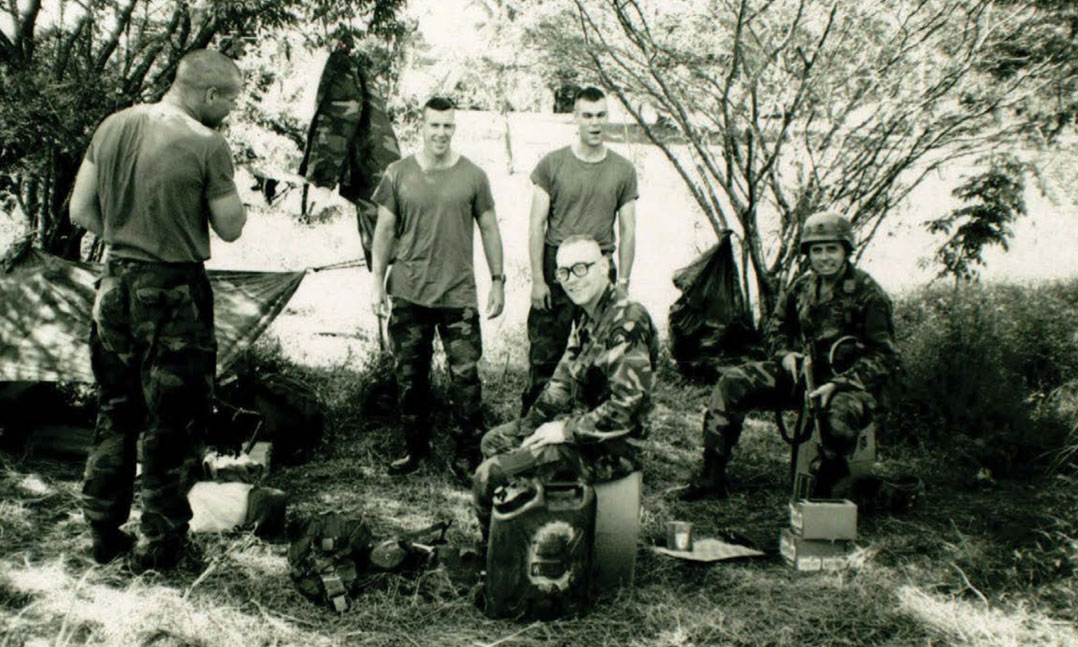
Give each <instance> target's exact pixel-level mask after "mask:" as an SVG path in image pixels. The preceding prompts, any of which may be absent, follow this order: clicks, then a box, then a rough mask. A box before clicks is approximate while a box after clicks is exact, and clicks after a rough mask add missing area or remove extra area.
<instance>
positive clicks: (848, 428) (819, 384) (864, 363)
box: [679, 213, 897, 501]
mask: <svg viewBox="0 0 1078 647" xmlns="http://www.w3.org/2000/svg"><path fill="white" fill-rule="evenodd" d="M852 251H853V230H852V227H851V226H850V221H849V220H847V219H846V218H845V217H844V216H842V215H839V214H836V213H822V214H816V215H813V216H810V217H809V218H808V219H807V220H806V221H805V224H804V227H803V229H802V231H801V253H802V254H805V255H807V256H808V263H809V267H810V269H811V271H810V272H808V273H806V274H805V275H804V276H802V277H800V278H799V279H798V280H796V281H795V282H794V283H793V285H791V286H790V287H789V289H788V290H787V291H786V292H785V293H784V294H782V295H781V296H780V297H779V301H778V304H777V305H776V307H775V311H774V313H772V315H771V317H770V320H769V321H768V323H767V329H766V334H767V340H768V343H769V346H770V349H771V359H769V360H767V361H763V362H749V363H746V364H742V365H740V366H729V367H723V368H721V369H720V371H719V381H718V383H717V384H716V385H715V387H714V389H713V390H712V393H711V399H710V401H709V403H708V408H707V412H706V413H705V414H704V425H703V433H704V461H703V465H702V467H701V469H700V471H699V472H698V473H697V474H695V475H694V477H693V478H692V480H691V481H690V483H689V484H688V486H687V487H686V488H685V489H683V490H682V491H681V493H680V495H679V498H681V499H682V500H685V501H692V500H697V499H703V498H722V497H725V496H726V495H727V488H726V464H727V462H728V461H729V460H730V455H731V453H732V451H733V448H734V445H736V444H737V441H738V438H739V437H740V435H741V427H742V423H743V421H744V419H745V414H746V413H747V412H748V411H749V410H751V409H763V408H784V409H792V408H796V407H799V406H800V405H801V404H802V403H803V402H804V400H803V397H804V396H803V391H802V390H800V389H798V388H797V387H798V386H799V382H801V381H803V380H804V378H803V375H802V374H801V368H802V366H803V364H802V362H803V360H804V358H805V355H806V354H810V356H811V358H812V367H813V371H812V377H813V378H814V380H813V382H814V384H815V385H816V388H815V390H814V391H812V392H811V393H810V394H809V397H811V398H815V399H816V402H817V404H818V405H819V410H820V411H821V412H822V413H821V416H822V417H821V418H820V422H821V423H822V424H820V432H821V436H822V438H821V441H822V446H821V447H820V448H819V451H820V466H819V469H818V472H817V473H818V474H819V475H820V476H819V477H818V478H817V481H816V484H817V490H816V492H814V493H813V495H814V496H848V495H849V493H848V492H838V491H832V490H831V486H833V485H834V484H835V483H837V482H839V481H840V480H841V479H842V478H843V476H844V475H847V474H848V473H849V472H848V469H847V466H848V463H847V460H848V458H849V457H850V455H851V454H852V453H853V451H854V449H855V444H856V441H857V437H858V434H859V433H860V432H861V431H862V430H863V429H865V428H866V427H868V425H869V424H871V423H872V421H873V419H874V416H875V413H876V410H877V407H878V403H879V398H880V396H881V390H882V389H883V387H884V385H885V384H886V383H887V381H888V376H889V375H890V374H891V373H892V372H893V371H894V367H895V364H896V361H897V354H896V351H895V342H894V324H893V322H892V317H891V300H890V298H889V297H888V296H887V294H886V293H885V292H884V291H883V289H882V288H881V287H880V286H879V285H878V284H877V283H876V281H874V280H873V279H872V277H871V276H869V275H868V274H866V273H865V272H863V271H861V270H859V269H857V268H856V267H854V266H853V263H852V262H851V261H850V253H851V252H852ZM800 386H801V387H804V386H805V385H804V384H800ZM847 481H848V479H847Z"/></svg>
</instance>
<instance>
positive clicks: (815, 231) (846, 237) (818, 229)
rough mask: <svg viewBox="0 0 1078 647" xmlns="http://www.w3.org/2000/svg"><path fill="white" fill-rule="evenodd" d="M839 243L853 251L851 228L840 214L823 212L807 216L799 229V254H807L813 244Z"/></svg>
mask: <svg viewBox="0 0 1078 647" xmlns="http://www.w3.org/2000/svg"><path fill="white" fill-rule="evenodd" d="M832 242H840V243H842V244H843V245H844V246H845V247H846V251H847V252H850V251H853V226H851V225H850V221H849V220H848V219H847V218H846V216H843V215H842V214H838V213H835V212H834V211H825V212H824V213H817V214H813V215H811V216H809V217H808V218H807V219H806V220H805V224H804V225H802V227H801V253H802V254H807V253H808V248H809V245H811V244H813V243H832Z"/></svg>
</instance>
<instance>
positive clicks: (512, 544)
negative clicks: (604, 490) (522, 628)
mask: <svg viewBox="0 0 1078 647" xmlns="http://www.w3.org/2000/svg"><path fill="white" fill-rule="evenodd" d="M594 538H595V491H594V489H593V488H592V487H591V486H590V485H588V484H587V483H584V482H581V481H568V482H550V483H542V482H541V481H540V480H539V479H532V480H529V481H526V482H525V483H524V484H523V485H519V486H518V485H514V486H509V487H506V488H502V489H500V490H499V492H498V494H496V495H495V502H494V509H493V514H492V516H491V520H490V540H489V544H488V548H487V571H486V581H485V587H484V598H485V599H484V602H485V607H484V609H485V612H486V614H487V615H488V616H490V617H492V618H516V617H526V618H536V619H540V620H550V619H553V618H559V617H563V616H570V615H579V614H582V613H583V612H584V611H586V610H587V608H588V606H589V604H590V601H591V570H592V546H593V544H594Z"/></svg>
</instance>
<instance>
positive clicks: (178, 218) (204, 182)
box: [86, 103, 236, 263]
mask: <svg viewBox="0 0 1078 647" xmlns="http://www.w3.org/2000/svg"><path fill="white" fill-rule="evenodd" d="M86 159H87V160H89V161H90V162H92V163H93V164H94V166H95V168H96V169H97V196H98V203H99V204H100V207H101V220H102V224H103V226H104V232H103V235H102V238H103V239H104V241H105V244H106V246H107V248H108V254H109V257H110V258H130V259H136V260H143V261H156V262H164V263H190V262H199V261H204V260H206V259H208V258H209V257H210V234H209V201H210V200H212V199H214V198H219V197H221V196H224V195H227V194H229V193H232V192H235V191H236V184H235V182H233V179H232V175H233V168H232V155H231V154H230V153H229V150H228V143H227V142H226V141H225V138H224V137H222V136H221V134H220V133H219V132H217V131H216V130H213V129H211V128H209V127H207V126H204V125H202V124H201V123H199V122H198V121H197V120H195V119H194V118H193V117H191V116H190V115H188V114H187V113H185V112H183V111H182V110H180V109H179V108H177V107H174V106H171V105H169V104H165V103H154V104H146V105H139V106H133V107H131V108H127V109H125V110H121V111H119V112H117V113H115V114H112V115H110V116H109V117H108V118H106V119H105V120H104V121H103V122H101V125H100V126H98V128H97V131H96V132H95V133H94V136H93V140H92V141H91V142H90V147H89V148H88V149H87V151H86Z"/></svg>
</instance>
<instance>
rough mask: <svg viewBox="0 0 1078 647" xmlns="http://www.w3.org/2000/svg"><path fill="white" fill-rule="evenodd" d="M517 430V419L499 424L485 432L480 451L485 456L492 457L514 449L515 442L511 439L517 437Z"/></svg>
mask: <svg viewBox="0 0 1078 647" xmlns="http://www.w3.org/2000/svg"><path fill="white" fill-rule="evenodd" d="M516 430H517V423H516V422H515V421H514V422H507V423H504V424H501V425H498V426H497V427H495V428H493V429H491V430H490V431H488V432H487V433H485V434H483V439H482V440H480V441H479V451H480V452H481V453H482V454H483V456H484V457H485V458H490V457H492V456H497V455H498V454H504V453H505V452H507V451H509V450H510V449H513V448H514V446H515V443H514V442H513V441H512V440H511V439H513V438H515V436H516V434H515V432H516Z"/></svg>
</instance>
